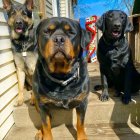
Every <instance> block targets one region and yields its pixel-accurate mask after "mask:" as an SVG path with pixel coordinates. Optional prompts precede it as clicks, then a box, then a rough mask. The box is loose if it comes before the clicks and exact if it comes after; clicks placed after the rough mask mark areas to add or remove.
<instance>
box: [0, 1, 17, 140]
mask: <svg viewBox="0 0 140 140" xmlns="http://www.w3.org/2000/svg"><path fill="white" fill-rule="evenodd" d="M0 8H1V9H2V8H3V5H2V0H0ZM17 94H18V82H17V76H16V68H15V65H14V61H13V54H12V51H11V41H10V36H9V28H8V25H7V23H6V19H5V16H4V10H1V11H0V140H2V139H3V138H4V137H5V135H6V134H7V133H8V131H9V130H10V128H11V127H12V125H13V124H14V119H13V114H12V112H13V104H14V101H15V99H16V96H17Z"/></svg>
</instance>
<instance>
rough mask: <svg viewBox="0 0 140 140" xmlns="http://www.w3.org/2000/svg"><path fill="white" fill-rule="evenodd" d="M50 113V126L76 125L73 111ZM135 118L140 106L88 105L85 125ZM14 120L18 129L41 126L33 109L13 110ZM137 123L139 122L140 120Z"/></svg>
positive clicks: (139, 115)
mask: <svg viewBox="0 0 140 140" xmlns="http://www.w3.org/2000/svg"><path fill="white" fill-rule="evenodd" d="M51 113H52V126H56V125H59V124H63V123H65V124H67V125H72V124H74V125H75V124H76V120H77V118H76V113H75V110H73V111H72V110H70V111H64V110H59V111H58V110H53V111H52V112H51ZM137 118H140V104H133V103H132V104H130V105H123V104H121V103H119V104H117V105H115V104H106V103H100V104H93V105H91V104H90V105H89V106H88V108H87V112H86V118H85V124H96V123H97V124H98V123H127V122H128V121H131V122H136V119H137ZM14 120H15V124H16V126H18V127H26V126H40V124H41V121H40V116H39V114H38V113H37V111H36V110H35V108H34V107H29V108H27V107H23V108H20V109H15V110H14ZM137 121H138V122H140V120H137Z"/></svg>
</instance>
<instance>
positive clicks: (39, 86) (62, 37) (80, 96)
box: [33, 17, 90, 140]
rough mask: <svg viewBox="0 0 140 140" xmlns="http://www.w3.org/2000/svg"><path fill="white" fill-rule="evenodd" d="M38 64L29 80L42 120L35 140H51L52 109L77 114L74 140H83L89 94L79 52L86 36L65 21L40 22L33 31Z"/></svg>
mask: <svg viewBox="0 0 140 140" xmlns="http://www.w3.org/2000/svg"><path fill="white" fill-rule="evenodd" d="M36 36H37V41H38V42H37V46H38V50H39V52H38V53H39V56H38V61H37V65H36V69H35V73H34V77H33V91H34V94H35V97H36V101H37V102H36V106H37V108H38V110H39V113H40V116H41V119H42V130H41V131H39V133H38V134H37V135H36V139H38V140H52V133H51V120H50V118H51V114H50V110H51V109H52V108H63V109H72V108H76V111H77V139H78V140H86V139H87V137H86V134H85V131H84V118H85V112H86V107H87V96H88V93H89V77H88V71H87V62H86V60H85V59H83V58H82V50H83V48H85V47H86V46H87V44H88V42H89V41H90V34H89V33H88V32H86V31H84V30H82V29H81V27H80V25H79V23H78V22H77V21H74V20H71V19H68V18H57V17H56V18H51V19H45V20H43V21H42V22H41V23H40V24H39V26H38V28H37V33H36Z"/></svg>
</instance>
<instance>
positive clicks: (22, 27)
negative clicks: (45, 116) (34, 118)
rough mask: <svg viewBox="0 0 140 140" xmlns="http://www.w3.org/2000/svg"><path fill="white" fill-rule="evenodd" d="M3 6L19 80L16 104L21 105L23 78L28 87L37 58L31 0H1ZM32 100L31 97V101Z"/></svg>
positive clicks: (30, 83)
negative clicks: (19, 0)
mask: <svg viewBox="0 0 140 140" xmlns="http://www.w3.org/2000/svg"><path fill="white" fill-rule="evenodd" d="M3 6H4V8H5V9H6V12H7V15H8V25H9V27H10V33H11V40H12V43H13V46H12V50H13V54H14V60H15V65H16V68H17V76H18V81H19V95H18V101H17V105H22V104H23V101H24V98H23V89H24V83H25V79H26V80H27V83H28V84H29V85H30V87H32V80H31V79H32V75H33V72H34V69H35V64H36V60H37V53H36V52H35V46H34V38H33V21H32V9H33V0H26V2H25V4H18V3H12V1H10V0H3ZM32 97H33V96H32ZM33 102H34V101H33V98H32V100H31V103H33Z"/></svg>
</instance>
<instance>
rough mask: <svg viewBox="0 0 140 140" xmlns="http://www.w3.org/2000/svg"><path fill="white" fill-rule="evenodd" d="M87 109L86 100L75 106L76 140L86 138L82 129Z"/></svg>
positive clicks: (85, 139)
mask: <svg viewBox="0 0 140 140" xmlns="http://www.w3.org/2000/svg"><path fill="white" fill-rule="evenodd" d="M86 109H87V100H86V101H85V102H83V103H82V104H81V105H80V106H78V107H77V108H76V114H77V140H87V136H86V133H85V130H84V119H85V113H86Z"/></svg>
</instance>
